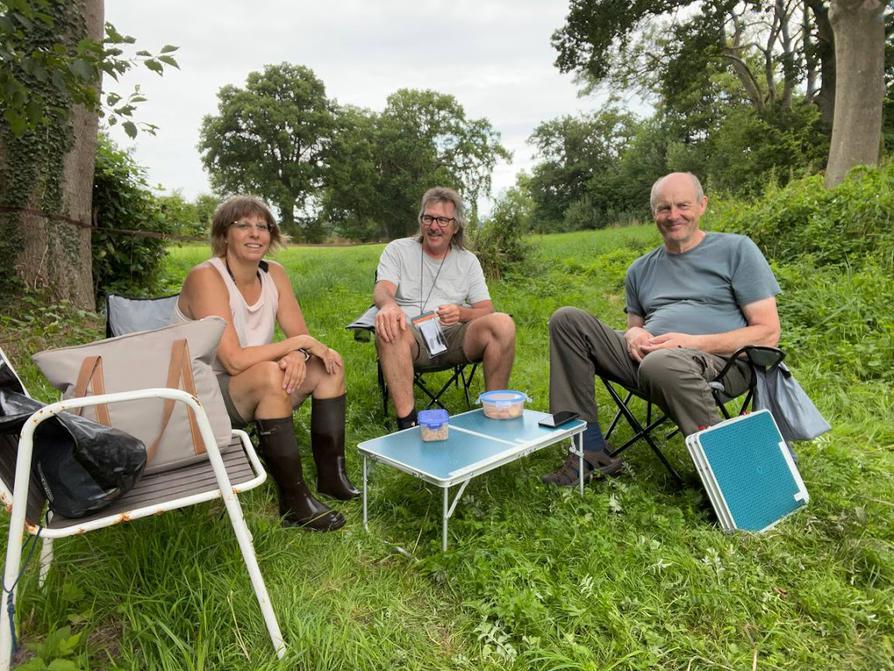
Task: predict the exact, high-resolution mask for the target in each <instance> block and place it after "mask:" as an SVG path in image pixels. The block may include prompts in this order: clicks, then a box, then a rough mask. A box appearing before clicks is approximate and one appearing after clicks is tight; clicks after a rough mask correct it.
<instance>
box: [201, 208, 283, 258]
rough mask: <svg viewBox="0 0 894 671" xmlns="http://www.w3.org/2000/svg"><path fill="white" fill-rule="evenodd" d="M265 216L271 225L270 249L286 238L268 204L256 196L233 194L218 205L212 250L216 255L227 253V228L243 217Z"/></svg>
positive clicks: (213, 221)
mask: <svg viewBox="0 0 894 671" xmlns="http://www.w3.org/2000/svg"><path fill="white" fill-rule="evenodd" d="M253 215H254V216H258V217H263V218H264V220H265V221H266V222H267V226H269V227H270V250H271V251H272V250H274V249H277V248H278V247H281V246H282V245H283V244H284V243H285V240H284V239H283V235H282V233H280V232H279V226H277V225H276V219H274V218H273V213H272V212H271V211H270V208H269V207H267V204H266V203H265V202H264V201H263V200H261V199H260V198H255V197H254V196H231V197H230V198H227V199H226V200H225V201H224V202H222V203H221V204H220V205H218V206H217V209H216V210H215V211H214V218H213V219H212V220H211V252H212V253H213V254H214V256H226V255H227V230H228V229H229V228H230V226H232V225H233V224H235V223H236V222H237V221H239V220H240V219H242V218H243V217H249V216H253Z"/></svg>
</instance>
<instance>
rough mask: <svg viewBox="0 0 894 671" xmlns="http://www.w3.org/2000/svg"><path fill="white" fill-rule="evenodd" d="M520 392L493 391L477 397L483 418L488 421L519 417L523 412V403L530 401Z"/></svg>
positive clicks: (507, 390) (510, 390)
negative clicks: (488, 419) (482, 411)
mask: <svg viewBox="0 0 894 671" xmlns="http://www.w3.org/2000/svg"><path fill="white" fill-rule="evenodd" d="M530 400H531V399H530V398H528V395H527V394H526V393H524V392H522V391H514V390H512V389H495V390H494V391H486V392H484V393H483V394H481V395H479V396H478V402H479V403H480V404H481V407H482V409H483V410H484V416H485V417H489V418H490V419H513V418H515V417H521V416H522V414H524V411H525V401H530Z"/></svg>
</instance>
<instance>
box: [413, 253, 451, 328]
mask: <svg viewBox="0 0 894 671" xmlns="http://www.w3.org/2000/svg"><path fill="white" fill-rule="evenodd" d="M449 253H450V248H449V247H448V248H447V253H446V254H444V256H442V257H441V262H440V263H439V264H438V272H436V273H435V279H433V280H432V281H431V288H430V289H429V290H428V296H426V297H425V302H424V303H423V302H422V290H423V287H424V286H425V281H424V280H425V275H424V273H423V270H424V269H425V251H424V250H423V249H422V245H421V244H420V245H419V314H424V313H425V306H426V305H428V299H429V298H431V292H432V291H434V290H435V284H437V282H438V277H439V276H440V275H441V268H443V267H444V261H446V260H447V254H449Z"/></svg>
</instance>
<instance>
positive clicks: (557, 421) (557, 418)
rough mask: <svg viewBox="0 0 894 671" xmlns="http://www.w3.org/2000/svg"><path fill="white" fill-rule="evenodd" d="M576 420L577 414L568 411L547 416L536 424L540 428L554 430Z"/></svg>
mask: <svg viewBox="0 0 894 671" xmlns="http://www.w3.org/2000/svg"><path fill="white" fill-rule="evenodd" d="M577 418H578V414H577V413H576V412H571V411H570V410H562V411H560V412H557V413H556V414H554V415H547V416H546V417H544V418H543V419H541V420H540V421H539V422H537V423H538V424H539V425H540V426H546V427H548V428H550V429H555V428H556V427H558V426H562V425H563V424H567V423H568V422H570V421H571V420H572V419H577Z"/></svg>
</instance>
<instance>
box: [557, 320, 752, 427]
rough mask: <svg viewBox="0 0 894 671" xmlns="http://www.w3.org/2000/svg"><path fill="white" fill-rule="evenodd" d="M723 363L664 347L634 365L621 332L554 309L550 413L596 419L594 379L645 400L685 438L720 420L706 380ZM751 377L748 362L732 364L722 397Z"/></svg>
mask: <svg viewBox="0 0 894 671" xmlns="http://www.w3.org/2000/svg"><path fill="white" fill-rule="evenodd" d="M726 361H727V360H726V359H725V358H724V357H721V356H717V355H715V354H707V353H705V352H701V351H699V350H694V349H665V350H658V351H655V352H652V353H650V354H648V355H646V357H645V358H644V359H643V360H642V363H640V364H637V363H636V362H635V361H634V360H633V359H631V358H630V355H629V354H628V353H627V343H626V341H625V340H624V334H623V333H621V332H620V331H616V330H614V329H612V328H609V327H608V326H606V325H605V324H603V323H602V322H601V321H599V320H598V319H596V318H595V317H593V316H592V315H589V314H587V313H586V312H584V311H583V310H579V309H577V308H572V307H564V308H559V309H558V310H556V312H555V313H553V316H552V317H550V320H549V405H550V412H553V413H555V412H559V411H560V410H573V411H575V412H577V413H578V414H579V415H580V416H581V418H582V419H585V420H587V421H588V422H592V421H596V420H597V419H598V414H597V408H596V396H595V391H596V390H595V376H596V375H599V376H600V377H605V378H607V379H609V380H612V381H614V382H617V383H619V384H621V385H622V386H624V387H626V388H627V389H629V390H630V391H633V392H635V393H637V394H639V395H641V396H643V397H645V398H647V399H650V400H651V401H652V402H653V403H655V404H656V405H658V407H659V408H661V409H662V410H663V411H664V412H665V413H666V414H667V415H668V416H669V417H670V418H671V419H672V420H673V421H674V422H675V423H676V424H677V426H679V427H680V430H681V431H682V432H683V435H685V436H688V435H689V434H691V433H695V432H696V431H698V430H699V428H700V427H707V426H712V425H714V424H717V423H718V422H720V421H721V420H722V419H723V418H722V417H721V415H720V411H719V409H718V407H717V404H716V402H715V400H714V396H713V394H712V392H711V387H710V386H709V385H708V382H710V381H711V380H713V379H714V378H715V377H717V375H718V374H719V373H720V371H721V370H722V369H723V367H724V366H725V365H726ZM750 378H751V371H750V369H749V367H748V364H747V363H744V362H743V363H737V365H735V366H732V367H731V368H730V370H729V372H728V373H727V374H726V375H725V376H724V379H723V380H722V382H723V385H724V389H725V391H726V393H727V394H729V395H731V396H737V395H739V394H741V393H743V392H744V391H745V390H746V389H747V388H748V385H749V383H750Z"/></svg>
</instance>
